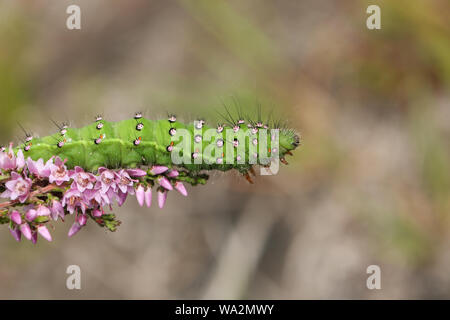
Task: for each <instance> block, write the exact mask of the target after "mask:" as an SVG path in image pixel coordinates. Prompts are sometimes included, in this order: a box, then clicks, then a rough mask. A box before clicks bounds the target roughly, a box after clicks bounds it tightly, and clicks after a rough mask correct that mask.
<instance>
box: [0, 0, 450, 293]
mask: <svg viewBox="0 0 450 320" xmlns="http://www.w3.org/2000/svg"><path fill="white" fill-rule="evenodd" d="M70 4H77V5H79V6H80V7H81V26H82V29H81V30H68V29H67V28H66V19H67V17H68V14H66V8H67V6H68V5H70ZM369 4H377V5H379V6H380V7H381V24H382V29H381V30H373V31H372V30H368V29H367V28H366V18H367V17H368V14H366V8H367V6H368V5H369ZM448 12H450V4H449V2H448V1H447V0H416V1H406V0H402V1H400V0H397V1H380V0H376V1H375V0H371V1H351V0H346V1H325V0H304V1H301V0H298V1H290V0H276V1H275V0H272V1H269V0H267V1H260V0H248V1H238V0H233V1H224V0H214V1H209V0H199V1H193V0H179V1H148V0H120V1H119V0H115V1H106V0H89V1H88V0H84V1H81V0H73V1H66V0H64V1H62V0H58V1H56V0H52V1H50V0H48V1H44V0H35V1H26V0H21V1H17V0H16V1H7V0H6V1H5V0H2V1H0V118H1V120H2V125H1V127H0V141H2V143H3V144H5V143H7V142H9V141H16V142H17V141H18V137H20V136H22V135H23V133H22V132H21V130H20V129H19V127H18V125H17V122H18V121H19V122H20V123H21V124H22V125H23V126H24V127H26V128H27V129H28V130H30V131H32V132H34V133H36V134H39V135H47V134H50V133H53V132H54V131H55V130H56V128H55V127H54V126H53V124H51V121H50V119H54V120H57V121H65V120H69V121H70V122H71V124H72V125H74V126H83V125H85V124H87V123H88V122H89V121H92V119H93V117H94V116H95V115H96V114H98V113H102V114H104V116H105V117H106V118H107V119H108V120H121V119H124V118H127V117H130V116H131V115H132V113H133V112H134V111H138V110H142V111H144V113H145V115H146V116H147V117H150V118H158V117H165V116H166V114H167V112H172V111H173V112H175V113H176V114H177V115H178V116H179V117H181V118H184V119H188V120H192V119H193V118H195V117H196V116H198V115H201V116H203V115H205V114H206V115H207V117H208V118H209V119H215V118H214V114H215V113H214V112H215V111H214V110H217V108H220V100H221V99H223V98H226V97H229V96H230V95H234V96H238V97H240V98H241V99H243V101H252V100H253V101H255V100H256V99H258V100H259V101H262V102H264V104H265V105H266V106H267V107H268V109H270V108H271V107H272V106H275V107H273V108H274V109H275V110H274V112H275V114H276V115H279V116H282V117H285V118H288V119H289V120H290V125H291V126H292V127H294V128H296V129H297V130H298V131H300V132H301V133H302V135H303V137H304V145H303V146H301V147H300V148H299V149H298V150H296V151H295V155H294V157H291V158H290V159H289V161H290V165H289V166H283V168H281V170H280V172H279V174H278V175H275V176H266V177H258V178H257V179H256V184H255V185H249V184H248V183H247V182H246V181H245V180H244V179H243V178H241V177H239V176H238V175H237V174H234V173H230V174H226V175H223V174H218V173H217V174H213V176H212V178H211V181H210V183H209V184H208V185H207V186H199V187H195V188H189V190H188V191H189V193H190V195H189V197H188V198H184V197H182V196H180V195H179V194H175V193H174V192H172V193H170V194H169V199H168V204H167V207H166V208H165V209H164V210H159V209H158V208H156V206H154V207H152V208H151V209H146V208H140V207H139V206H138V205H137V203H136V202H135V200H134V199H132V198H130V199H129V200H128V201H127V203H126V204H125V206H124V207H122V208H117V207H116V209H115V213H116V214H117V215H118V216H119V219H121V220H122V222H123V223H122V225H121V226H120V228H119V230H118V231H117V232H116V233H106V232H105V231H103V230H102V229H100V228H99V227H97V226H96V225H95V224H93V223H90V224H89V225H88V227H87V228H85V229H83V230H82V231H81V232H80V233H79V234H77V235H76V236H75V237H74V238H72V239H68V238H67V236H66V234H67V231H68V229H69V227H70V224H71V219H70V218H69V219H68V221H67V223H65V224H63V223H60V222H59V223H57V224H55V231H53V232H52V233H53V235H54V241H53V242H52V243H47V242H46V241H44V240H42V239H40V241H39V242H38V244H37V245H36V246H33V245H32V244H31V243H29V242H26V241H25V242H22V243H16V242H15V241H14V239H13V238H12V237H11V236H10V234H9V232H8V230H7V226H1V229H2V230H1V232H0V298H4V299H17V298H31V299H36V298H44V299H55V298H68V299H81V298H88V299H98V298H114V299H155V298H171V299H172V298H175V299H177V298H194V299H196V298H225V299H228V298H256V299H259V298H267V299H282V298H286V299H304V298H320V299H322V298H333V299H335V298H344V299H347V298H362V299H380V298H450V235H449V230H450V221H449V213H450V212H449V209H450V197H449V193H450V192H449V191H450V170H449V167H450V161H449V159H450V150H449V138H450V103H449V96H450V92H449V84H450V41H449V39H450V37H449V36H450V25H449V23H448ZM251 108H253V105H252V106H251ZM71 264H76V265H79V266H80V267H81V272H82V289H81V290H73V291H70V290H68V289H66V286H65V284H66V278H67V276H68V275H66V273H65V271H66V268H67V266H68V265H71ZM371 264H375V265H379V266H380V267H381V272H382V276H381V286H382V289H381V290H368V289H367V288H366V279H367V277H368V275H367V274H366V268H367V266H369V265H371Z"/></svg>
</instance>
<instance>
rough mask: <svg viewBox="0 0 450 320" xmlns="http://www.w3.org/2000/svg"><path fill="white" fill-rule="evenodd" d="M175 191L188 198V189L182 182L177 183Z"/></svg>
mask: <svg viewBox="0 0 450 320" xmlns="http://www.w3.org/2000/svg"><path fill="white" fill-rule="evenodd" d="M175 189H176V190H177V191H178V192H180V193H181V194H182V195H183V196H185V197H187V195H188V193H187V191H186V188H185V187H184V185H183V183H181V182H180V181H177V182H175Z"/></svg>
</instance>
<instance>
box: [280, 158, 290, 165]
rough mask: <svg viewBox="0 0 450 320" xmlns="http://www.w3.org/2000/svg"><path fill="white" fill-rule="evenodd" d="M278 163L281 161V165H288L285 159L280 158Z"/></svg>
mask: <svg viewBox="0 0 450 320" xmlns="http://www.w3.org/2000/svg"><path fill="white" fill-rule="evenodd" d="M280 161H281V163H283V164H285V165H288V164H289V162H287V161H286V159H285V158H280Z"/></svg>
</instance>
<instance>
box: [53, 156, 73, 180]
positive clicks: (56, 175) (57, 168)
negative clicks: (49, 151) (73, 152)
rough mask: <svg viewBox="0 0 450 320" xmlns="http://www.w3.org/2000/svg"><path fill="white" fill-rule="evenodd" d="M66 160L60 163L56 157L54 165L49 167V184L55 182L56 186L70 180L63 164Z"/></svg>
mask: <svg viewBox="0 0 450 320" xmlns="http://www.w3.org/2000/svg"><path fill="white" fill-rule="evenodd" d="M65 162H66V160H64V161H62V160H61V158H59V157H56V158H55V161H54V164H51V165H50V171H51V172H50V176H49V181H50V183H53V182H55V183H56V184H57V185H58V186H60V185H61V184H63V183H64V182H67V181H69V180H70V177H69V172H68V171H67V168H66V166H65V165H64V163H65Z"/></svg>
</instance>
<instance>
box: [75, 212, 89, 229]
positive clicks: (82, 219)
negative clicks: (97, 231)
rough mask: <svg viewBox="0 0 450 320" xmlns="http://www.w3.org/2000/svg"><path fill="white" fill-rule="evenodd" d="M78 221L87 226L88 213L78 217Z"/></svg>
mask: <svg viewBox="0 0 450 320" xmlns="http://www.w3.org/2000/svg"><path fill="white" fill-rule="evenodd" d="M77 221H78V223H79V224H80V226H82V227H83V226H85V225H86V222H87V215H85V214H81V215H79V216H78V217H77Z"/></svg>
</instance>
